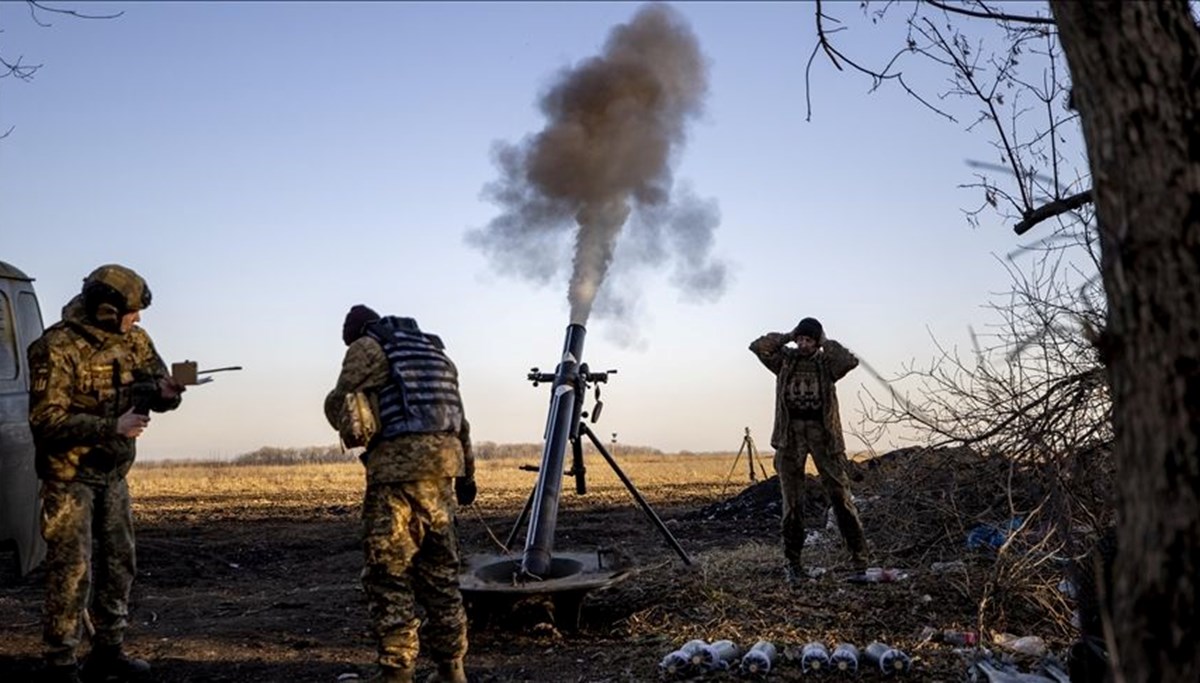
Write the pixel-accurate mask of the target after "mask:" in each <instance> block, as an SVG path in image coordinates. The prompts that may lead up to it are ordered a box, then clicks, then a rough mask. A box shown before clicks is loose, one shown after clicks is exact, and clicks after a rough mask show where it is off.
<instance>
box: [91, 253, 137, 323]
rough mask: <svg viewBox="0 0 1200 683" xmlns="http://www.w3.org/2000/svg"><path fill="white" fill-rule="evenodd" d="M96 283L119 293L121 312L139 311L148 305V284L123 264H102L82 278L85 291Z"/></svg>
mask: <svg viewBox="0 0 1200 683" xmlns="http://www.w3.org/2000/svg"><path fill="white" fill-rule="evenodd" d="M97 285H103V286H105V287H108V288H109V289H111V290H112V291H113V292H115V293H116V294H118V295H119V298H120V299H121V301H122V303H123V304H124V306H123V308H124V310H123V311H122V312H123V313H129V312H132V311H140V310H142V309H143V308H147V307H148V306H149V305H150V286H149V285H147V284H146V281H145V280H144V279H142V276H141V275H138V274H137V273H135V272H134V271H133V270H131V269H129V268H126V267H125V266H121V265H117V264H115V263H110V264H107V265H103V266H100V267H99V268H97V269H95V270H93V271H92V272H91V273H89V274H88V276H87V277H85V278H84V279H83V289H84V291H85V292H86V291H87V290H88V289H90V288H93V287H95V286H97ZM114 303H115V302H114Z"/></svg>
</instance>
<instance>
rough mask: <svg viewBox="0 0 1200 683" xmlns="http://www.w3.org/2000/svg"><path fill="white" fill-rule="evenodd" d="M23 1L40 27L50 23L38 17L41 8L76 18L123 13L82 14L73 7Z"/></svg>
mask: <svg viewBox="0 0 1200 683" xmlns="http://www.w3.org/2000/svg"><path fill="white" fill-rule="evenodd" d="M25 2H26V3H27V4H28V5H29V16H30V17H32V18H33V22H34V23H35V24H37V25H38V26H42V27H49V26H51V25H52V24H50V23H49V22H43V21H42V20H41V19H40V18H39V17H38V15H37V10H41V11H43V12H52V13H54V14H65V15H67V16H70V17H75V18H77V19H116V18H117V17H119V16H121V15H123V14H125V11H124V10H122V11H120V12H117V13H116V14H84V13H83V12H78V11H76V10H73V9H62V8H60V7H49V6H47V5H43V4H42V3H40V2H38V0H25Z"/></svg>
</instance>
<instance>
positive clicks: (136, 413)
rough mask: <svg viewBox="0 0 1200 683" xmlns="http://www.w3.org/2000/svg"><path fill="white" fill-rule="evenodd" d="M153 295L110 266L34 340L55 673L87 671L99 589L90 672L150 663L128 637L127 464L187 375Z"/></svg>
mask: <svg viewBox="0 0 1200 683" xmlns="http://www.w3.org/2000/svg"><path fill="white" fill-rule="evenodd" d="M149 305H150V289H149V288H148V287H147V286H146V282H145V281H144V280H143V279H142V278H141V277H140V276H139V275H138V274H137V273H135V272H133V271H132V270H129V269H128V268H125V267H123V266H118V265H107V266H101V267H100V268H97V269H96V270H95V271H93V272H92V273H91V274H90V275H88V276H87V278H85V279H84V284H83V291H82V292H81V293H80V294H79V295H78V296H76V297H75V298H74V299H72V300H71V301H70V303H68V304H67V305H66V306H65V307H64V308H63V312H62V320H61V321H60V322H58V323H56V324H54V325H52V326H50V328H49V329H47V330H46V332H45V333H44V334H43V335H42V336H41V338H39V339H38V340H37V341H35V342H33V344H31V345H30V346H29V365H30V368H31V370H32V378H33V382H32V386H31V389H30V392H29V425H30V427H31V428H32V430H33V437H34V443H35V446H36V449H37V461H36V464H37V473H38V477H39V478H40V479H41V480H42V488H41V505H42V512H41V523H42V535H43V536H44V537H45V539H46V546H47V551H46V564H45V567H46V605H45V615H44V617H45V622H44V629H43V638H44V641H45V645H46V664H47V668H46V678H47V679H48V680H54V681H68V682H70V681H78V680H80V679H79V675H80V674H79V671H78V667H77V664H76V649H77V648H78V646H79V644H80V640H81V636H82V634H81V631H82V624H83V621H84V619H85V618H86V613H85V610H86V609H88V601H89V598H90V601H91V604H90V609H91V612H90V613H91V617H92V622H93V624H94V634H93V635H92V650H91V654H90V655H89V656H88V658H87V662H86V664H85V666H84V669H83V676H84V677H85V678H88V679H95V680H112V679H116V680H125V679H127V678H131V677H136V676H139V675H142V674H145V673H147V672H149V670H150V665H149V664H147V663H146V662H144V661H142V660H140V659H131V658H129V657H127V656H126V655H125V654H124V652H123V651H122V647H121V643H122V641H123V640H124V635H125V629H126V627H127V626H128V616H129V590H130V587H131V586H132V584H133V577H134V574H135V560H134V539H133V519H132V516H131V513H130V501H129V489H128V487H127V486H126V483H125V475H126V474H127V473H128V472H129V468H130V466H132V465H133V460H134V455H135V450H136V439H137V437H138V436H139V435H140V434H141V433H142V431H143V430H144V429H145V428H146V425H147V424H148V423H149V421H150V418H149V417H148V415H147V411H148V410H155V411H159V412H162V411H166V410H172V409H174V408H176V407H177V406H178V405H179V402H180V392H181V391H182V390H183V387H181V386H178V385H176V384H175V383H174V382H173V381H171V379H170V378H169V377H168V375H167V369H166V367H165V365H164V364H163V361H162V359H161V358H160V357H159V355H158V353H157V352H156V351H155V350H154V344H153V343H152V342H151V341H150V337H149V335H147V334H146V332H145V331H144V330H142V328H140V327H138V326H137V325H136V323H137V322H138V320H139V319H140V317H141V314H140V311H141V310H142V309H144V308H146V307H147V306H149ZM93 548H94V553H95V555H94V557H93ZM93 559H94V560H95V562H94V563H93V562H92V560H93ZM89 593H90V595H89Z"/></svg>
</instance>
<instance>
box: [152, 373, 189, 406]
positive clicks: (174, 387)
mask: <svg viewBox="0 0 1200 683" xmlns="http://www.w3.org/2000/svg"><path fill="white" fill-rule="evenodd" d="M185 391H187V387H186V386H184V385H182V384H180V383H179V382H176V381H175V380H173V379H171V378H170V377H162V378H160V379H159V380H158V393H159V394H160V395H161V396H162V397H163V398H164V399H166V400H168V401H169V400H171V399H173V398H175V397H177V396H179V395H180V394H182V393H183V392H185Z"/></svg>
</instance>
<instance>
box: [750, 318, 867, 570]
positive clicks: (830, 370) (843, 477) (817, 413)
mask: <svg viewBox="0 0 1200 683" xmlns="http://www.w3.org/2000/svg"><path fill="white" fill-rule="evenodd" d="M793 343H794V344H795V346H794V347H793V346H790V345H789V344H793ZM750 351H751V352H752V353H754V355H755V356H757V357H758V360H759V361H761V362H762V364H763V365H765V366H766V367H767V369H768V370H770V371H771V372H772V373H774V374H775V377H776V380H775V430H774V431H773V432H772V434H771V445H772V446H773V447H774V448H775V471H777V472H778V473H779V488H780V492H781V494H782V497H783V528H782V535H783V554H784V558H785V561H786V566H785V567H784V569H785V572H786V576H787V580H788V583H790V584H791V585H792V587H798V586H799V585H800V584H801V582H802V581H803V580H804V576H805V573H804V567H803V565H802V563H801V561H800V549H801V548H803V547H804V536H805V534H804V512H803V507H804V505H803V504H804V477H805V472H804V470H805V465H806V462H807V460H808V454H809V453H812V456H813V463H814V464H815V465H816V466H817V473H818V474H820V476H821V484H822V486H823V487H824V489H825V492H826V493H827V494H828V495H829V501H830V503H831V505H832V507H833V512H834V516H835V517H836V518H837V524H838V529H839V530H840V531H841V532H842V538H843V539H844V540H845V541H846V546H847V548H848V549H849V551H850V562H851V564H852V565H854V567H855V568H856V569H865V568H866V564H867V540H866V537H865V536H864V534H863V528H862V522H861V521H859V518H858V509H857V508H856V507H855V505H854V501H853V499H851V497H850V477H849V474H848V472H847V467H848V461H847V460H846V443H845V441H844V439H843V437H842V418H841V415H840V413H839V412H838V400H837V389H835V388H834V383H835V382H837V381H838V380H840V379H841V378H842V377H845V376H846V373H848V372H850V371H851V370H853V369H854V368H855V367H857V366H858V359H857V358H855V357H854V354H852V353H850V351H849V350H847V349H846V347H844V346H842V345H841V344H839V343H837V342H836V341H834V340H832V339H827V338H826V337H825V331H824V328H823V327H822V326H821V323H820V322H819V321H818V320H817V319H816V318H804V319H803V320H801V321H800V322H799V324H797V325H796V327H795V328H793V329H792V331H791V332H768V333H767V334H765V335H763V336H761V337H759V338H758V339H755V340H754V341H753V342H752V343H751V344H750Z"/></svg>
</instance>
